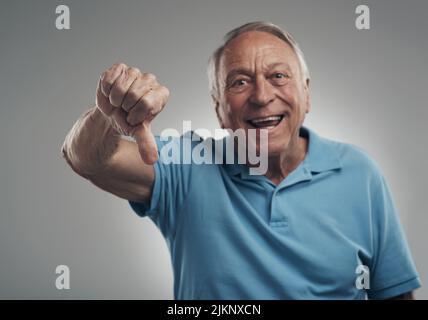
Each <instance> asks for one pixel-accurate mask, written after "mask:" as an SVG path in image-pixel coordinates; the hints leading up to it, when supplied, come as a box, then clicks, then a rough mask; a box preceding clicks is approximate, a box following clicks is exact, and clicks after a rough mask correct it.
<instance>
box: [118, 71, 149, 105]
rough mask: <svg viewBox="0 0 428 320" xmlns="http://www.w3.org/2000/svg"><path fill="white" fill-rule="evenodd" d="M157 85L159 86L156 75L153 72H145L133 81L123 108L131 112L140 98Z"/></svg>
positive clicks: (123, 102)
mask: <svg viewBox="0 0 428 320" xmlns="http://www.w3.org/2000/svg"><path fill="white" fill-rule="evenodd" d="M155 86H157V83H156V79H155V77H154V76H153V75H151V74H147V73H144V74H143V75H141V76H140V77H138V78H137V79H135V81H134V82H133V83H132V85H131V87H130V88H129V90H128V92H127V93H126V95H125V98H124V99H123V101H122V108H123V109H124V110H125V111H127V112H129V110H131V108H132V107H133V106H135V104H136V103H137V102H138V100H140V98H141V97H142V96H143V95H145V94H146V93H147V92H148V91H149V90H150V89H151V88H154V87H155Z"/></svg>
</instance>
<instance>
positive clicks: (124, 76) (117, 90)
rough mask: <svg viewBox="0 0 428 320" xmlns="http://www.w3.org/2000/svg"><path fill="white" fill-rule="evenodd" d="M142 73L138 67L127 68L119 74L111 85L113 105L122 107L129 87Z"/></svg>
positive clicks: (111, 101)
mask: <svg viewBox="0 0 428 320" xmlns="http://www.w3.org/2000/svg"><path fill="white" fill-rule="evenodd" d="M140 74H141V72H140V70H138V69H137V68H127V69H126V70H125V71H124V72H122V73H121V74H120V75H119V77H117V79H116V81H115V82H114V83H113V86H112V87H111V90H110V95H109V98H110V103H111V104H112V105H113V106H115V107H120V106H121V105H122V101H123V99H124V98H125V95H126V93H127V92H128V90H129V87H131V85H132V83H133V82H134V81H135V79H137V77H138V76H139V75H140Z"/></svg>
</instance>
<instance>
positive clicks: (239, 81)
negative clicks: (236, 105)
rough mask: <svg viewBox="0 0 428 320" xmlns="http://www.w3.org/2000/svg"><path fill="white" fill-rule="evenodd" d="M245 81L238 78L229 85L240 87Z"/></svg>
mask: <svg viewBox="0 0 428 320" xmlns="http://www.w3.org/2000/svg"><path fill="white" fill-rule="evenodd" d="M247 83H248V81H247V80H245V79H238V80H235V81H233V83H232V85H231V87H242V86H245V85H246V84H247Z"/></svg>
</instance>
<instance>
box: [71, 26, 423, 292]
mask: <svg viewBox="0 0 428 320" xmlns="http://www.w3.org/2000/svg"><path fill="white" fill-rule="evenodd" d="M209 76H210V80H211V88H212V97H213V101H214V104H215V110H216V113H217V117H218V120H219V123H220V125H221V127H222V128H226V129H231V130H238V129H244V130H245V131H246V132H248V131H250V130H256V131H257V132H258V133H260V132H261V131H262V130H264V131H263V132H265V133H266V132H267V136H268V140H267V144H268V146H267V150H268V168H267V172H265V174H264V175H250V174H249V167H250V164H248V163H243V164H242V163H227V164H225V163H222V164H196V163H190V164H177V163H174V164H168V163H166V162H165V161H162V153H161V152H160V150H161V149H162V148H163V147H164V146H165V145H166V142H165V141H162V140H161V139H160V138H159V137H154V136H153V134H152V133H151V129H150V123H151V121H152V120H153V119H154V118H155V117H156V115H157V114H158V113H159V112H161V111H162V109H163V107H164V106H165V104H166V103H167V100H168V95H169V92H168V89H166V88H165V87H163V86H161V85H160V84H159V83H158V82H157V81H156V78H155V77H154V76H153V75H152V74H147V73H142V72H140V71H139V70H138V69H136V68H132V67H128V66H126V65H125V64H115V65H113V66H112V67H111V68H110V69H108V70H106V71H105V72H104V73H103V74H102V75H101V78H100V80H99V84H98V88H97V93H96V106H95V107H93V108H92V109H90V110H89V111H87V112H86V113H85V114H84V115H83V116H82V117H81V118H80V119H79V120H78V121H77V122H76V124H75V125H74V126H73V128H72V129H71V131H70V133H69V134H68V136H67V138H66V140H65V142H64V145H63V155H64V157H65V158H66V160H67V162H68V163H69V165H70V166H71V167H72V168H73V170H74V171H75V172H77V173H78V174H79V175H81V176H83V177H85V178H86V179H88V180H90V181H91V182H92V183H94V184H95V185H97V186H98V187H100V188H102V189H103V190H106V191H108V192H111V193H113V194H115V195H117V196H119V197H121V198H124V199H126V200H128V201H130V204H131V206H132V208H133V209H134V210H135V211H136V212H137V213H138V214H139V215H140V216H148V217H150V218H151V219H152V221H153V222H154V223H155V224H156V225H157V226H158V228H159V229H160V231H161V232H162V234H163V236H164V237H165V239H166V241H167V244H168V247H169V249H170V253H171V259H172V264H173V270H174V297H175V298H176V299H366V298H369V299H388V298H412V290H414V289H416V288H418V287H419V286H420V281H419V277H418V274H417V272H416V269H415V266H414V264H413V262H412V258H411V256H410V253H409V249H408V247H407V244H406V241H405V237H404V234H403V231H402V228H401V226H400V223H399V219H398V216H397V213H396V209H395V207H394V204H393V201H392V199H391V195H390V192H389V190H388V187H387V185H386V183H385V180H384V178H383V177H382V175H381V174H380V172H379V170H378V168H377V166H376V165H375V163H374V162H373V161H372V160H371V159H370V158H369V157H368V156H366V155H365V154H364V153H363V152H362V151H360V150H359V149H357V148H356V147H354V146H351V145H348V144H343V143H338V142H334V141H330V140H327V139H324V138H322V137H320V136H318V135H317V134H316V133H315V132H313V131H312V130H309V129H308V128H305V127H304V126H303V121H304V119H305V115H306V113H308V112H309V111H310V98H309V72H308V69H307V66H306V63H305V60H304V57H303V54H302V52H301V50H300V49H299V47H298V45H297V43H296V42H295V41H294V40H293V39H292V37H291V36H290V35H289V34H288V33H286V32H284V31H283V30H281V29H280V28H279V27H277V26H275V25H273V24H271V23H264V22H253V23H248V24H245V25H243V26H241V27H239V28H236V29H234V30H232V31H231V32H229V33H228V34H227V35H226V37H225V40H224V43H223V45H222V46H221V47H220V48H218V49H217V50H216V51H215V52H214V54H213V56H212V58H211V61H210V65H209ZM123 135H126V136H132V137H134V138H135V140H136V143H135V142H133V141H130V140H129V139H123V138H122V136H123ZM186 139H191V141H192V142H191V144H190V145H191V148H195V147H196V146H197V145H198V144H199V143H203V141H199V142H198V141H197V139H196V140H194V139H193V136H192V135H190V136H189V135H184V136H182V137H180V138H174V139H173V140H172V142H171V141H170V143H175V144H177V145H181V144H182V143H183V141H185V140H186ZM226 139H227V138H226ZM259 143H261V142H259ZM257 147H258V150H260V146H259V145H258V146H257ZM215 152H216V151H215Z"/></svg>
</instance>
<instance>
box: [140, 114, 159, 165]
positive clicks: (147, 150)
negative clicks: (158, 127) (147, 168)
mask: <svg viewBox="0 0 428 320" xmlns="http://www.w3.org/2000/svg"><path fill="white" fill-rule="evenodd" d="M134 138H135V140H136V141H137V145H138V150H139V152H140V156H141V159H142V160H143V161H144V163H146V164H148V165H153V164H154V163H155V162H156V161H157V160H158V148H157V145H156V140H155V137H154V135H153V133H152V131H151V128H150V123H149V122H143V123H142V124H141V125H140V126H138V129H137V130H136V131H135V132H134Z"/></svg>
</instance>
